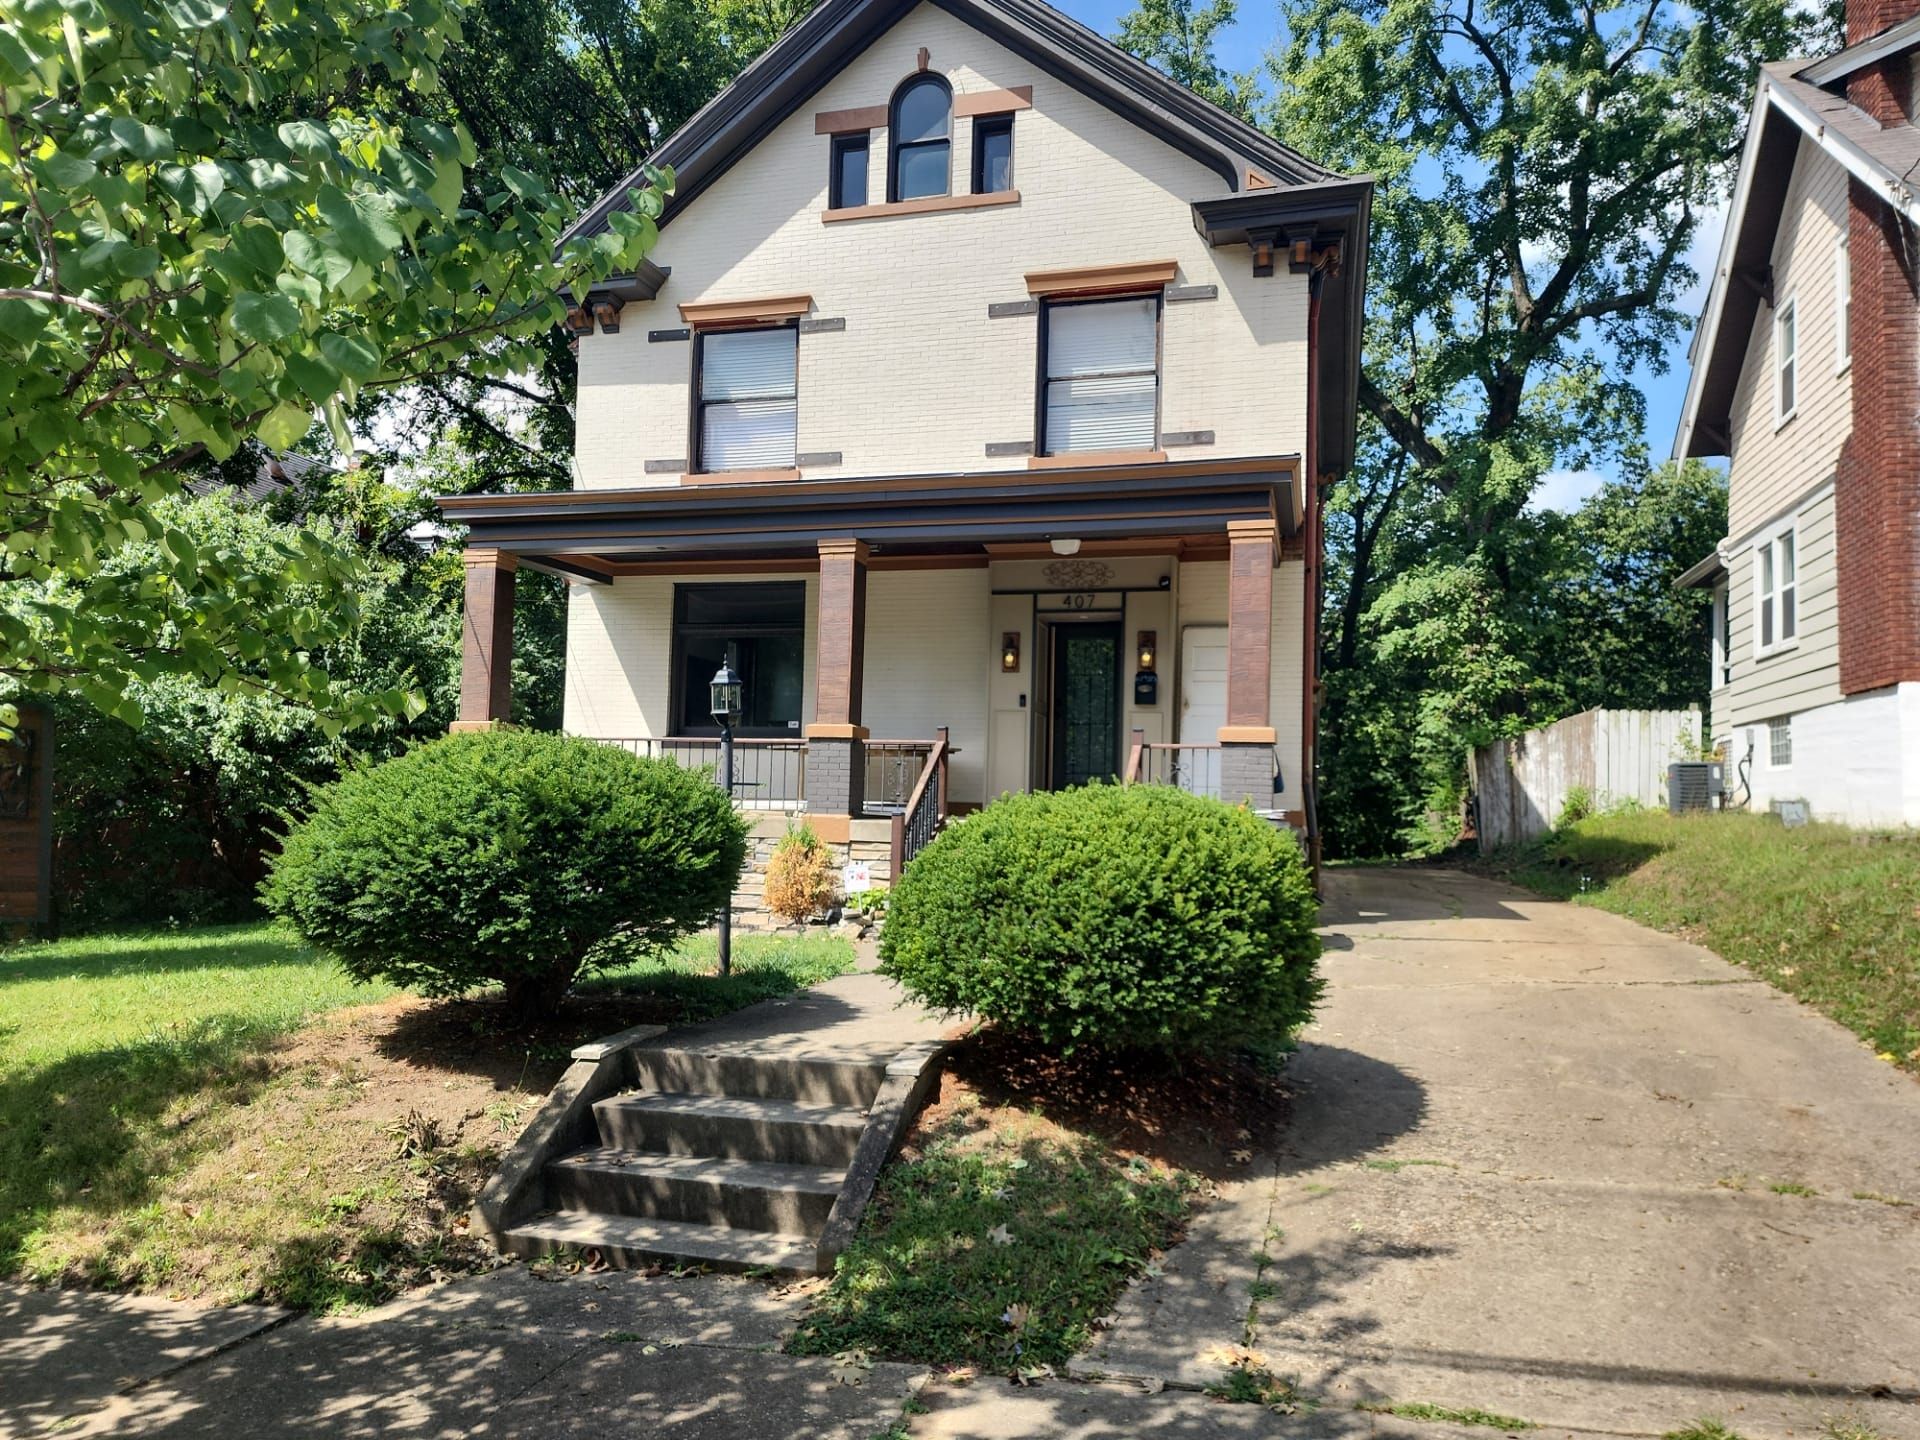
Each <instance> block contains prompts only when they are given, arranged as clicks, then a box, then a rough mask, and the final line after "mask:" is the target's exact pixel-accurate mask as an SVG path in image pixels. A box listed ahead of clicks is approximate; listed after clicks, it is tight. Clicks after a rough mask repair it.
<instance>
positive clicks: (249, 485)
mask: <svg viewBox="0 0 1920 1440" xmlns="http://www.w3.org/2000/svg"><path fill="white" fill-rule="evenodd" d="M254 458H255V461H256V463H255V466H254V470H253V476H252V478H251V479H250V480H248V481H247V482H246V483H244V484H232V483H229V482H228V481H226V480H224V479H222V478H220V477H219V476H217V475H203V476H200V477H197V478H195V479H192V480H189V481H187V487H186V488H187V493H188V494H190V495H193V496H195V497H196V498H204V497H206V496H208V495H226V496H229V497H231V498H232V499H234V500H239V501H245V502H246V503H248V504H250V505H262V504H265V503H266V502H267V501H269V500H271V499H273V498H274V497H275V496H276V495H284V494H286V492H287V491H288V490H290V489H292V488H293V487H294V486H295V485H298V484H299V483H300V482H301V481H302V480H304V479H305V478H306V477H307V476H308V475H309V474H311V473H312V472H313V471H315V470H323V471H324V470H327V469H330V468H331V467H330V466H328V464H327V463H326V462H325V461H324V460H314V459H311V458H309V457H308V456H305V455H296V454H294V453H293V452H292V451H291V450H286V451H282V452H281V453H280V454H278V455H273V454H269V453H268V452H267V451H265V450H259V449H257V447H256V450H255V456H254Z"/></svg>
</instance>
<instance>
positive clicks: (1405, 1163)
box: [1360, 1160, 1459, 1175]
mask: <svg viewBox="0 0 1920 1440" xmlns="http://www.w3.org/2000/svg"><path fill="white" fill-rule="evenodd" d="M1360 1163H1361V1164H1362V1165H1363V1166H1365V1167H1366V1168H1367V1169H1369V1170H1379V1171H1382V1172H1384V1173H1385V1174H1388V1175H1398V1174H1399V1173H1400V1172H1401V1171H1402V1170H1405V1169H1408V1168H1409V1167H1411V1166H1415V1165H1430V1166H1433V1167H1434V1168H1436V1169H1440V1170H1456V1169H1458V1168H1459V1167H1458V1166H1456V1165H1455V1164H1454V1163H1453V1162H1452V1161H1451V1160H1362V1161H1361V1162H1360Z"/></svg>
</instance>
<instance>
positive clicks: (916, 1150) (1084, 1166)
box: [787, 1091, 1196, 1374]
mask: <svg viewBox="0 0 1920 1440" xmlns="http://www.w3.org/2000/svg"><path fill="white" fill-rule="evenodd" d="M922 1125H923V1129H922V1131H921V1132H920V1133H919V1135H918V1138H917V1139H916V1140H915V1142H914V1143H913V1144H912V1145H911V1146H910V1147H909V1148H908V1149H907V1150H906V1151H905V1152H903V1154H902V1156H901V1158H900V1160H898V1161H897V1162H895V1163H894V1164H893V1165H892V1166H890V1167H889V1168H888V1169H887V1170H886V1172H885V1173H884V1174H883V1175H882V1176H881V1179H880V1185H879V1188H878V1190H877V1191H876V1193H875V1195H874V1200H873V1205H872V1207H871V1208H870V1209H869V1210H868V1212H867V1216H866V1220H865V1222H864V1223H863V1224H862V1226H861V1230H860V1234H859V1235H858V1237H856V1239H855V1240H854V1243H853V1244H852V1246H851V1247H849V1249H848V1250H847V1252H846V1253H845V1254H844V1255H843V1256H841V1258H840V1262H839V1265H838V1266H837V1268H836V1269H835V1271H834V1274H833V1278H832V1280H831V1282H830V1283H829V1285H828V1287H827V1289H826V1290H825V1291H824V1292H823V1293H822V1294H821V1296H820V1298H819V1300H818V1301H817V1302H816V1303H815V1306H814V1308H813V1310H812V1311H811V1312H810V1313H809V1314H808V1316H807V1318H806V1319H805V1320H803V1321H802V1322H801V1324H800V1327H799V1329H798V1330H797V1331H796V1332H795V1334H794V1336H793V1339H792V1340H791V1341H790V1342H789V1343H788V1347H787V1348H788V1351H789V1353H792V1354H796V1355H833V1354H838V1353H840V1352H843V1351H849V1350H863V1351H866V1352H868V1353H870V1354H872V1355H874V1356H876V1357H883V1358H886V1359H890V1360H908V1361H918V1362H923V1363H941V1362H949V1363H967V1364H971V1365H974V1366H977V1367H979V1368H980V1369H981V1370H983V1371H996V1372H999V1373H1003V1374H1010V1373H1017V1372H1019V1371H1021V1370H1025V1369H1031V1368H1033V1367H1036V1366H1042V1365H1058V1364H1062V1363H1064V1362H1065V1361H1066V1359H1067V1358H1068V1357H1069V1356H1071V1355H1072V1354H1074V1353H1075V1352H1076V1351H1077V1350H1079V1349H1081V1348H1082V1347H1083V1346H1084V1345H1085V1344H1086V1343H1087V1342H1088V1341H1089V1340H1090V1339H1091V1338H1092V1335H1093V1331H1094V1326H1095V1322H1096V1321H1097V1320H1098V1319H1099V1318H1100V1317H1102V1316H1104V1315H1105V1314H1106V1313H1107V1312H1108V1311H1109V1310H1110V1309H1111V1308H1112V1306H1113V1304H1114V1301H1115V1299H1116V1298H1117V1297H1118V1295H1119V1293H1120V1291H1121V1289H1122V1288H1123V1287H1124V1286H1125V1284H1126V1283H1127V1281H1128V1279H1129V1278H1131V1277H1133V1276H1136V1275H1139V1274H1141V1273H1142V1272H1143V1271H1145V1270H1146V1269H1147V1268H1148V1267H1149V1265H1150V1264H1151V1262H1152V1260H1153V1257H1154V1256H1155V1255H1156V1254H1157V1253H1158V1252H1159V1251H1161V1250H1163V1249H1165V1248H1166V1246H1168V1245H1169V1244H1171V1243H1172V1242H1173V1240H1174V1239H1175V1238H1176V1237H1177V1236H1178V1234H1179V1232H1180V1229H1181V1226H1182V1225H1183V1223H1184V1222H1185V1220H1186V1217H1187V1212H1188V1205H1189V1200H1190V1195H1191V1192H1192V1190H1193V1188H1194V1185H1195V1183H1196V1182H1195V1181H1194V1180H1193V1179H1192V1178H1191V1177H1190V1176H1188V1175H1187V1174H1186V1173H1185V1172H1183V1171H1178V1170H1174V1169H1171V1168H1169V1167H1167V1166H1165V1165H1161V1164H1158V1163H1155V1162H1153V1161H1149V1160H1146V1159H1142V1158H1139V1157H1134V1158H1128V1157H1127V1156H1125V1155H1123V1154H1121V1153H1120V1152H1119V1151H1118V1150H1116V1149H1115V1148H1114V1147H1113V1146H1111V1145H1109V1144H1108V1143H1107V1142H1105V1141H1103V1140H1101V1139H1099V1138H1097V1137H1095V1136H1093V1135H1089V1134H1085V1133H1081V1132H1077V1131H1074V1130H1069V1129H1067V1128H1065V1127H1064V1126H1062V1125H1059V1124H1056V1123H1054V1122H1053V1121H1050V1120H1047V1119H1045V1118H1043V1117H1041V1116H1040V1115H1038V1114H1035V1113H1033V1112H1031V1111H1028V1110H1024V1109H1020V1108H1016V1107H1012V1106H999V1105H989V1104H987V1103H985V1102H983V1101H982V1100H980V1099H979V1097H978V1096H976V1095H974V1094H973V1093H972V1092H970V1091H963V1092H961V1093H960V1094H959V1095H958V1096H957V1097H956V1098H955V1099H954V1100H953V1101H952V1102H951V1103H946V1102H943V1103H942V1105H941V1107H940V1113H939V1114H938V1115H937V1117H936V1116H929V1117H928V1118H926V1119H923V1121H922Z"/></svg>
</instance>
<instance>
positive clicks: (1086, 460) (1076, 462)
mask: <svg viewBox="0 0 1920 1440" xmlns="http://www.w3.org/2000/svg"><path fill="white" fill-rule="evenodd" d="M1166 458H1167V452H1166V451H1164V450H1066V451H1062V452H1061V453H1060V454H1058V455H1029V456H1028V457H1027V468H1028V469H1029V470H1079V469H1092V468H1093V467H1095V466H1101V465H1158V464H1161V463H1162V462H1164V461H1165V460H1166Z"/></svg>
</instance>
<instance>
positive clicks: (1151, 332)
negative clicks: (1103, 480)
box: [1042, 295, 1160, 455]
mask: <svg viewBox="0 0 1920 1440" xmlns="http://www.w3.org/2000/svg"><path fill="white" fill-rule="evenodd" d="M1046 322H1047V333H1046V356H1047V378H1046V387H1047V389H1046V395H1045V397H1044V401H1043V404H1042V410H1043V415H1044V425H1045V435H1044V437H1043V439H1044V444H1043V446H1042V449H1043V450H1044V451H1045V453H1047V454H1049V455H1063V454H1072V453H1073V452H1074V451H1080V450H1151V449H1153V447H1154V443H1155V441H1156V440H1157V438H1158V436H1157V433H1156V432H1157V428H1158V423H1159V395H1160V364H1159V352H1160V297H1159V296H1157V295H1141V296H1129V297H1128V298H1127V299H1124V300H1082V301H1064V302H1060V303H1056V304H1050V305H1048V306H1047V310H1046Z"/></svg>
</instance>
